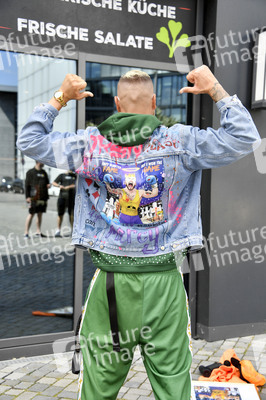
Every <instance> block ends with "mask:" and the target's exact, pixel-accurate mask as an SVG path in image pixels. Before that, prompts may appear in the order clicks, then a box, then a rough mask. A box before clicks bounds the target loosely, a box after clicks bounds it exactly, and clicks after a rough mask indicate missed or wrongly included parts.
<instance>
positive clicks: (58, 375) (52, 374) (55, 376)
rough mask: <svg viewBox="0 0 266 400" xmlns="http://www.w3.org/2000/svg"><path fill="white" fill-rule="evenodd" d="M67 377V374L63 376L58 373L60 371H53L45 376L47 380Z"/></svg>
mask: <svg viewBox="0 0 266 400" xmlns="http://www.w3.org/2000/svg"><path fill="white" fill-rule="evenodd" d="M64 376H65V374H63V376H62V372H58V371H53V372H50V373H49V374H47V375H45V377H46V378H63V377H64Z"/></svg>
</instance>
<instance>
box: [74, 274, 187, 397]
mask: <svg viewBox="0 0 266 400" xmlns="http://www.w3.org/2000/svg"><path fill="white" fill-rule="evenodd" d="M106 275H107V274H106V272H104V271H101V270H99V269H98V270H96V273H95V275H94V277H93V280H92V282H91V284H90V287H89V290H88V293H87V297H86V302H85V307H84V310H83V317H82V322H81V329H80V341H81V347H82V362H81V373H80V379H79V397H78V398H79V399H81V400H115V399H116V397H117V394H118V392H119V390H120V388H121V386H122V385H123V383H124V381H125V379H126V377H127V373H128V371H129V369H130V366H131V362H132V358H133V354H134V349H135V347H136V346H137V345H139V347H140V350H141V354H142V357H143V362H144V365H145V368H146V371H147V374H148V377H149V380H150V383H151V386H152V389H153V392H154V396H155V398H156V400H189V399H190V394H191V379H190V366H191V359H192V355H191V345H190V324H189V315H188V307H187V299H186V293H185V289H184V286H183V280H182V276H181V274H180V272H179V271H178V270H177V269H175V270H170V271H166V272H155V273H153V272H149V273H140V274H127V273H115V292H116V302H117V319H118V327H119V339H120V345H121V351H120V352H115V351H113V345H112V333H111V328H110V320H109V310H108V300H107V294H106Z"/></svg>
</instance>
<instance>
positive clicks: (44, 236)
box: [34, 233, 47, 238]
mask: <svg viewBox="0 0 266 400" xmlns="http://www.w3.org/2000/svg"><path fill="white" fill-rule="evenodd" d="M34 236H36V237H43V238H46V237H47V236H46V235H44V234H43V233H35V235H34Z"/></svg>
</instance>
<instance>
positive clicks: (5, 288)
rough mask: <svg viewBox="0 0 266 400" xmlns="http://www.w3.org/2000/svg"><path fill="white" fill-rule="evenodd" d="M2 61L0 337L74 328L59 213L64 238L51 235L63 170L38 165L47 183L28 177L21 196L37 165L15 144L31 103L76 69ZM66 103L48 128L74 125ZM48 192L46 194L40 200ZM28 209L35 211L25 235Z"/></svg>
mask: <svg viewBox="0 0 266 400" xmlns="http://www.w3.org/2000/svg"><path fill="white" fill-rule="evenodd" d="M0 58H1V63H2V65H3V69H1V74H0V126H1V128H4V129H1V131H0V137H1V146H0V148H1V150H0V151H1V152H0V171H1V177H0V185H1V186H0V218H1V232H0V314H1V324H0V339H3V338H12V337H18V336H28V335H35V334H44V333H54V332H62V331H68V330H72V328H73V326H72V325H73V321H72V313H73V276H74V248H73V247H72V246H71V245H70V242H71V238H70V236H71V222H70V220H69V218H68V217H67V216H65V217H64V220H63V225H62V235H60V237H56V235H55V233H56V230H57V222H58V221H57V219H58V198H59V196H58V195H59V190H56V189H57V188H56V187H55V186H50V185H51V183H52V182H53V181H54V180H55V179H56V177H57V176H58V175H59V174H60V173H64V172H66V171H61V170H58V169H53V168H50V167H47V166H45V165H44V166H43V167H42V171H45V176H47V181H46V180H45V182H44V185H42V184H41V183H40V182H37V181H36V180H35V178H34V177H33V175H32V176H31V178H30V183H31V185H29V191H28V192H27V193H26V192H25V179H26V174H27V172H28V171H29V170H33V171H34V170H35V167H36V163H35V161H34V160H31V159H29V158H28V157H25V156H23V154H21V153H20V152H19V151H17V150H16V148H15V142H16V135H17V132H18V131H19V130H20V129H21V127H22V126H23V125H24V124H25V122H26V120H27V118H28V117H29V115H30V114H31V112H32V110H33V108H34V107H35V106H36V105H38V104H39V103H41V102H46V101H48V100H49V99H50V98H51V97H52V95H53V93H54V92H55V91H56V90H57V89H58V88H59V87H60V85H61V82H62V77H63V76H64V75H65V74H66V73H76V63H75V62H74V61H67V60H61V59H60V60H56V59H51V58H47V57H46V58H45V57H39V56H33V55H22V54H20V55H19V54H13V53H6V52H0ZM72 103H73V104H71V103H69V106H68V107H66V109H63V110H62V112H61V113H60V116H59V117H58V118H57V119H56V121H55V125H54V129H57V130H60V131H64V130H68V131H75V130H76V112H75V104H74V102H72ZM40 173H42V172H40V170H38V171H37V174H40ZM6 177H9V178H10V179H9V180H7V179H5V178H6ZM40 179H41V178H40ZM47 185H48V186H49V187H47ZM46 189H48V194H49V198H46V199H44V197H46V195H44V192H45V191H46ZM43 196H44V197H43ZM26 197H28V198H29V199H30V200H29V202H28V203H26ZM44 202H46V209H45V205H44ZM33 206H34V207H36V208H35V209H34V207H33ZM30 208H32V209H33V211H34V210H35V212H34V213H33V218H32V222H31V227H30V230H29V232H28V237H25V236H24V235H25V222H26V219H27V218H29V215H30V212H29V211H30ZM40 209H42V210H43V211H42V212H40V214H41V216H42V221H41V226H40V230H38V225H37V222H38V218H37V214H38V212H39V210H40ZM44 211H45V212H44ZM66 213H67V210H66ZM39 222H40V221H39ZM49 314H52V315H53V316H52V315H51V316H47V315H49Z"/></svg>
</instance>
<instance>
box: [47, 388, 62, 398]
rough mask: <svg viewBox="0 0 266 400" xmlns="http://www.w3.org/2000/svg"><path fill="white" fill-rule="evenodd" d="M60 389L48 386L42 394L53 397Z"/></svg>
mask: <svg viewBox="0 0 266 400" xmlns="http://www.w3.org/2000/svg"><path fill="white" fill-rule="evenodd" d="M61 390H62V388H61V387H59V386H58V387H56V386H50V387H48V388H47V389H45V390H44V391H43V392H42V394H43V395H45V396H54V395H56V394H57V393H59V392H61Z"/></svg>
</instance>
